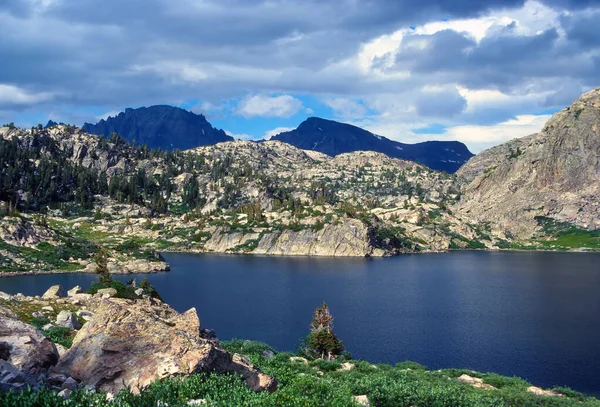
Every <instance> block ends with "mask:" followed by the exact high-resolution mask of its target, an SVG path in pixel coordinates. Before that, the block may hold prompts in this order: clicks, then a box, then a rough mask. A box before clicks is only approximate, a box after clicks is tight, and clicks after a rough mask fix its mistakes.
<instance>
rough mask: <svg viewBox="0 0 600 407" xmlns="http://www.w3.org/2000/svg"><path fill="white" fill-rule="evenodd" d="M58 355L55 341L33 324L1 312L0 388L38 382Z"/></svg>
mask: <svg viewBox="0 0 600 407" xmlns="http://www.w3.org/2000/svg"><path fill="white" fill-rule="evenodd" d="M58 357H59V356H58V351H57V350H56V347H55V346H54V344H53V343H52V342H50V340H49V339H47V338H45V337H44V336H43V335H41V333H40V332H38V331H37V330H36V329H35V328H34V327H32V326H31V325H29V324H25V323H24V322H21V321H19V320H17V319H15V318H14V315H11V314H10V313H8V312H0V391H8V390H15V391H19V390H22V389H25V388H26V387H28V386H29V387H33V388H36V387H38V386H40V385H41V384H42V383H43V380H44V378H45V375H46V373H47V371H48V368H50V367H51V366H53V365H54V364H56V362H57V361H58Z"/></svg>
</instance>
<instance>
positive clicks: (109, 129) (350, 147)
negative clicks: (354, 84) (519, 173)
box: [83, 105, 473, 173]
mask: <svg viewBox="0 0 600 407" xmlns="http://www.w3.org/2000/svg"><path fill="white" fill-rule="evenodd" d="M83 129H84V130H85V131H86V132H88V133H91V134H97V135H103V136H109V135H110V134H111V133H117V134H120V135H121V136H123V137H124V138H125V139H126V140H128V141H134V140H135V141H136V143H137V144H146V145H148V147H151V148H158V147H160V148H162V149H167V150H173V149H180V150H186V149H190V148H194V147H199V146H206V145H212V144H216V143H219V142H224V141H232V140H233V138H232V137H231V136H228V135H227V134H225V132H224V131H223V130H217V129H216V128H214V127H213V126H212V125H211V124H210V123H209V122H208V121H207V120H206V118H205V117H204V116H203V115H198V114H194V113H192V112H189V111H187V110H184V109H180V108H178V107H173V106H165V105H160V106H150V107H141V108H139V109H131V108H129V109H125V112H121V113H119V114H118V115H117V116H115V117H109V118H108V119H106V120H100V121H99V122H98V123H97V124H90V123H85V124H84V125H83ZM272 140H278V141H282V142H285V143H288V144H291V145H293V146H295V147H298V148H301V149H304V150H315V151H319V152H321V153H324V154H327V155H329V156H332V157H334V156H336V155H338V154H342V153H349V152H353V151H375V152H379V153H383V154H386V155H388V156H390V157H394V158H401V159H405V160H410V161H416V162H418V163H420V164H423V165H426V166H428V167H430V168H432V169H435V170H440V171H446V172H448V173H454V172H456V170H458V169H459V168H460V167H461V166H462V165H463V164H464V163H466V162H467V161H468V160H469V158H471V157H473V154H472V153H471V152H470V151H469V149H468V148H467V147H466V146H465V145H464V144H463V143H460V142H457V141H427V142H424V143H417V144H404V143H399V142H397V141H393V140H390V139H387V138H385V137H382V136H378V135H375V134H373V133H371V132H369V131H367V130H364V129H361V128H360V127H356V126H352V125H349V124H344V123H339V122H336V121H333V120H325V119H320V118H318V117H311V118H309V119H307V120H305V121H304V122H302V123H301V124H300V126H298V128H297V129H295V130H292V131H288V132H285V133H280V134H278V135H276V136H274V137H273V138H272Z"/></svg>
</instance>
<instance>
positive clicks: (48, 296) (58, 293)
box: [42, 285, 66, 300]
mask: <svg viewBox="0 0 600 407" xmlns="http://www.w3.org/2000/svg"><path fill="white" fill-rule="evenodd" d="M65 295H66V294H65V289H64V288H63V287H62V286H61V285H53V286H52V287H50V288H48V289H47V290H46V292H45V293H44V295H42V298H43V299H45V300H53V299H56V298H60V297H64V296H65Z"/></svg>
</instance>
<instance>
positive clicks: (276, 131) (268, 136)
mask: <svg viewBox="0 0 600 407" xmlns="http://www.w3.org/2000/svg"><path fill="white" fill-rule="evenodd" d="M291 130H294V127H277V128H275V129H272V130H268V131H266V132H265V135H264V136H263V139H265V140H270V139H271V137H273V136H276V135H278V134H279V133H283V132H285V131H291Z"/></svg>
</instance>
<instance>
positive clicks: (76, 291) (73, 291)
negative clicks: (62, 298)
mask: <svg viewBox="0 0 600 407" xmlns="http://www.w3.org/2000/svg"><path fill="white" fill-rule="evenodd" d="M82 292H83V290H82V289H81V287H80V286H78V285H77V286H75V287H73V288H71V289H70V290H69V291H67V296H68V297H74V296H75V295H77V294H81V293H82Z"/></svg>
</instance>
